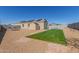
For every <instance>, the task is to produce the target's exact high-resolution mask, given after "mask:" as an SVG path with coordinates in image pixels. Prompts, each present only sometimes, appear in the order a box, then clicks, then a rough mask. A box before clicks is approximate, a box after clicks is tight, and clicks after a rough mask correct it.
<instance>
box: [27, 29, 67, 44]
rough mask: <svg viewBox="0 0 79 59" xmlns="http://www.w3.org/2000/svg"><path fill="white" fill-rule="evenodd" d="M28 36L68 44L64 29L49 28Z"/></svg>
mask: <svg viewBox="0 0 79 59" xmlns="http://www.w3.org/2000/svg"><path fill="white" fill-rule="evenodd" d="M27 37H29V38H34V39H38V40H43V41H48V42H53V43H59V44H64V45H66V39H65V36H64V33H63V31H62V30H56V29H54V30H48V31H44V32H40V33H36V34H33V35H30V36H27Z"/></svg>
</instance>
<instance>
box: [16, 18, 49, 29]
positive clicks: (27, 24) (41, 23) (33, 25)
mask: <svg viewBox="0 0 79 59" xmlns="http://www.w3.org/2000/svg"><path fill="white" fill-rule="evenodd" d="M15 25H19V26H20V28H21V29H26V30H44V29H47V28H48V22H47V20H46V19H38V20H30V21H21V22H18V23H16V24H15Z"/></svg>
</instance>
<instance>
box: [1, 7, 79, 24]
mask: <svg viewBox="0 0 79 59" xmlns="http://www.w3.org/2000/svg"><path fill="white" fill-rule="evenodd" d="M39 18H45V19H47V20H48V22H49V23H60V24H69V23H73V22H79V7H78V6H0V23H2V24H10V23H16V22H19V21H27V20H31V19H39Z"/></svg>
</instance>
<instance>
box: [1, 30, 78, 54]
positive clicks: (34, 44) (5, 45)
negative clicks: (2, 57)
mask: <svg viewBox="0 0 79 59" xmlns="http://www.w3.org/2000/svg"><path fill="white" fill-rule="evenodd" d="M37 32H40V31H28V30H20V31H7V32H6V34H5V37H4V38H3V41H2V43H1V45H0V52H5V53H6V52H9V53H12V52H13V53H16V52H19V53H32V52H33V53H52V52H58V53H64V52H65V53H67V52H79V50H78V49H76V48H74V47H72V46H64V45H60V44H55V43H50V42H46V41H41V40H36V39H31V38H27V37H26V35H30V34H34V33H37ZM64 32H65V35H66V37H67V38H68V37H69V38H70V37H73V36H69V35H70V34H71V33H69V32H68V29H65V30H64ZM68 33H69V34H68Z"/></svg>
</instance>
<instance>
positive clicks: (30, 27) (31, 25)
mask: <svg viewBox="0 0 79 59" xmlns="http://www.w3.org/2000/svg"><path fill="white" fill-rule="evenodd" d="M22 24H24V27H23V26H22ZM28 24H30V26H28ZM16 25H19V26H21V29H27V30H35V29H36V25H35V24H34V23H18V24H16Z"/></svg>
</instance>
